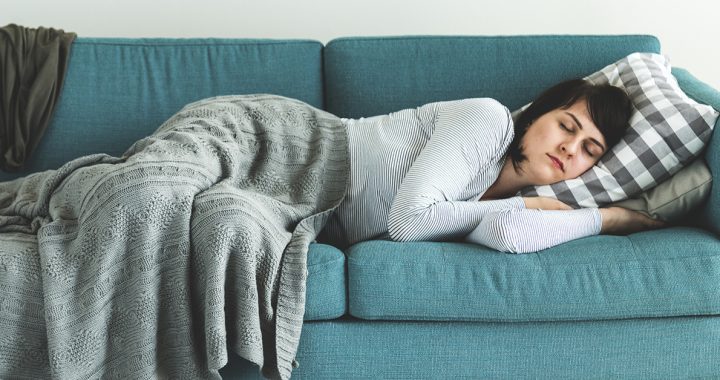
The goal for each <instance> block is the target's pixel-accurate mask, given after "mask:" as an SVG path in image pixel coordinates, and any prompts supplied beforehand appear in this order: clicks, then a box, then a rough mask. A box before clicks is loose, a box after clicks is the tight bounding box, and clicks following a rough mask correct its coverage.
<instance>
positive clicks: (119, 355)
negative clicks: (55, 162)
mask: <svg viewBox="0 0 720 380" xmlns="http://www.w3.org/2000/svg"><path fill="white" fill-rule="evenodd" d="M348 172H349V166H348V154H347V136H346V132H345V130H344V128H343V126H342V124H341V122H340V119H339V118H337V117H336V116H334V115H332V114H329V113H327V112H324V111H322V110H318V109H315V108H313V107H311V106H309V105H307V104H305V103H302V102H300V101H297V100H293V99H289V98H284V97H280V96H275V95H263V94H260V95H245V96H222V97H217V98H211V99H205V100H202V101H199V102H195V103H192V104H190V105H188V106H186V107H185V108H183V109H182V110H181V111H180V112H178V113H177V114H176V115H174V116H173V117H171V118H170V119H169V120H168V121H166V122H165V123H163V125H162V126H160V128H159V129H158V130H157V131H156V132H155V133H153V134H152V135H151V136H148V137H146V138H143V139H141V140H139V141H137V142H136V143H135V144H134V145H133V146H132V147H131V148H130V149H129V150H128V151H127V152H126V153H125V154H124V155H123V156H122V157H111V156H108V155H104V154H97V155H91V156H86V157H81V158H78V159H75V160H73V161H71V162H69V163H67V164H65V165H64V166H62V167H61V168H59V169H57V170H50V171H45V172H41V173H35V174H31V175H29V176H27V177H24V178H20V179H17V180H14V181H11V182H4V183H0V378H59V379H90V378H125V379H141V378H168V379H203V378H220V376H219V374H218V369H220V368H222V367H223V366H224V365H225V364H226V363H227V361H228V348H230V349H231V350H232V351H234V352H235V353H236V354H238V355H239V356H241V357H243V358H245V359H247V360H250V361H251V362H254V363H256V364H258V365H259V366H260V367H261V368H262V372H263V374H264V375H265V376H267V377H271V378H283V379H286V378H289V377H290V375H291V371H292V363H293V360H294V358H295V353H296V351H297V346H298V342H299V339H300V331H301V327H302V322H303V315H304V311H305V280H306V276H307V271H306V263H307V261H306V254H307V251H308V245H309V244H310V243H311V242H312V241H313V239H315V237H316V235H317V233H318V232H319V230H320V229H321V228H322V226H323V225H324V223H325V221H326V220H327V218H328V216H329V213H330V212H332V210H333V209H334V208H335V207H336V206H337V205H338V204H339V203H340V201H341V200H342V198H343V196H344V194H345V190H346V186H347V182H348V178H347V177H348Z"/></svg>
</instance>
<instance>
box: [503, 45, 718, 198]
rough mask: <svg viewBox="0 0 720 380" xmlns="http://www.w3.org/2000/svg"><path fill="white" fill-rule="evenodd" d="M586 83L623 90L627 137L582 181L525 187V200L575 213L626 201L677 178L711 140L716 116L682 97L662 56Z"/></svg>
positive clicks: (609, 70) (642, 57) (646, 56)
mask: <svg viewBox="0 0 720 380" xmlns="http://www.w3.org/2000/svg"><path fill="white" fill-rule="evenodd" d="M585 79H587V80H589V81H591V82H593V83H608V82H609V83H610V84H612V85H614V86H617V87H620V88H623V89H625V91H626V92H627V93H628V95H629V96H630V99H631V100H632V103H633V106H634V109H633V112H632V116H631V117H630V127H629V128H628V131H627V133H626V134H625V136H624V137H623V138H622V139H621V140H620V142H619V143H618V144H617V145H615V147H613V148H612V149H611V150H610V151H609V152H607V153H606V154H605V155H604V156H603V157H602V158H601V159H600V161H598V163H597V164H596V165H595V166H594V167H592V168H591V169H590V170H588V171H587V172H585V173H584V174H583V175H581V176H580V177H578V178H576V179H571V180H566V181H561V182H557V183H554V184H552V185H546V186H534V187H528V188H525V189H523V190H522V191H521V192H520V193H521V194H522V195H523V196H545V197H551V198H556V199H559V200H560V201H562V202H564V203H567V204H568V205H570V206H573V207H598V206H604V205H607V204H609V203H612V202H617V201H621V200H625V199H628V198H630V197H633V196H635V195H637V194H639V193H641V192H643V191H645V190H648V189H650V188H652V187H654V186H655V185H657V184H658V183H660V182H662V181H663V180H665V179H667V178H669V177H670V176H672V175H673V174H675V173H676V172H677V171H679V170H680V169H681V168H682V167H683V166H685V165H686V164H688V163H690V162H691V161H692V160H693V159H694V158H696V157H697V156H699V155H700V154H701V153H702V150H703V148H704V147H705V145H706V144H707V142H708V141H709V140H710V136H711V134H712V129H713V126H714V125H715V121H716V120H717V118H718V112H717V111H715V110H714V109H713V108H712V107H710V106H708V105H703V104H699V103H697V102H696V101H694V100H692V99H690V98H689V97H688V96H687V95H685V93H684V92H683V91H682V90H681V89H680V87H679V86H678V83H677V80H676V79H675V77H673V75H672V74H671V73H670V64H669V63H668V61H667V59H666V58H665V57H664V56H662V55H659V54H652V53H633V54H630V55H629V56H627V57H625V58H623V59H621V60H619V61H617V62H615V63H614V64H611V65H608V66H607V67H605V68H604V69H602V70H600V71H598V72H596V73H594V74H592V75H590V76H588V77H586V78H585ZM525 107H527V106H525ZM523 108H524V107H523ZM523 108H521V109H520V110H522V109H523ZM520 110H517V111H515V112H514V113H513V114H514V115H517V114H518V113H519V111H520Z"/></svg>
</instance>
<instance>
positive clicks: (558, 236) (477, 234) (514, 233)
mask: <svg viewBox="0 0 720 380" xmlns="http://www.w3.org/2000/svg"><path fill="white" fill-rule="evenodd" d="M601 225H602V220H601V215H600V212H599V210H598V209H596V208H586V209H580V210H570V211H547V210H535V209H518V210H503V211H500V212H496V213H492V214H489V215H486V216H485V217H484V218H483V220H482V221H481V222H480V224H479V225H478V226H477V228H475V230H473V231H472V232H471V233H470V234H469V235H467V237H466V238H465V240H466V241H468V242H472V243H477V244H482V245H485V246H488V247H490V248H494V249H497V250H499V251H504V252H513V253H527V252H535V251H539V250H542V249H546V248H550V247H553V246H556V245H558V244H562V243H565V242H568V241H570V240H575V239H579V238H582V237H586V236H592V235H597V234H598V233H600V229H601Z"/></svg>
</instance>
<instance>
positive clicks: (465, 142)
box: [388, 99, 524, 241]
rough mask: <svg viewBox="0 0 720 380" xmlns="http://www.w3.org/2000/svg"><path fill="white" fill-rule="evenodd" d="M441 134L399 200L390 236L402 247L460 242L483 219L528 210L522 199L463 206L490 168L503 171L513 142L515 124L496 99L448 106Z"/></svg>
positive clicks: (441, 116) (439, 122)
mask: <svg viewBox="0 0 720 380" xmlns="http://www.w3.org/2000/svg"><path fill="white" fill-rule="evenodd" d="M440 107H441V108H440V109H439V111H438V114H437V116H436V119H435V128H434V131H433V134H432V136H431V137H430V139H429V140H428V142H427V144H426V145H425V147H424V148H423V149H422V151H421V152H420V154H419V155H418V156H417V158H416V159H415V161H414V162H413V164H412V166H411V167H410V169H409V170H408V172H407V174H406V175H405V178H403V181H402V183H401V184H400V187H399V189H398V192H397V194H396V195H395V198H394V199H393V202H392V205H391V207H390V212H389V215H388V232H389V234H390V237H391V238H392V239H393V240H396V241H419V240H443V239H450V238H459V237H462V236H464V235H466V234H468V233H469V232H470V231H472V230H473V229H474V228H475V227H476V226H477V225H478V223H479V222H480V219H481V218H482V215H485V214H487V213H490V212H493V211H497V210H501V209H508V208H522V207H524V204H523V201H522V199H521V198H520V197H515V198H510V199H503V200H498V201H488V202H469V201H462V200H461V199H467V198H468V197H470V196H472V194H468V187H469V186H471V184H472V183H473V181H476V179H477V177H478V175H480V173H481V172H484V171H485V170H486V169H487V168H488V166H489V165H498V161H499V160H501V158H502V156H503V154H504V153H505V149H506V146H507V144H509V143H510V141H511V140H512V135H513V131H512V119H511V117H510V112H509V111H508V110H507V108H506V107H504V106H503V105H502V104H500V103H498V102H497V101H495V100H492V99H465V100H462V101H455V102H446V103H443V104H442V105H441V106H440Z"/></svg>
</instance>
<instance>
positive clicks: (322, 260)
mask: <svg viewBox="0 0 720 380" xmlns="http://www.w3.org/2000/svg"><path fill="white" fill-rule="evenodd" d="M307 270H308V277H307V285H306V293H305V317H304V319H305V320H306V321H316V320H324V319H335V318H339V317H341V316H342V315H343V314H345V311H346V310H347V296H346V294H347V291H346V289H345V255H344V254H343V253H342V252H341V251H340V250H339V249H337V248H335V247H333V246H330V245H327V244H310V250H309V251H308V261H307Z"/></svg>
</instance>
